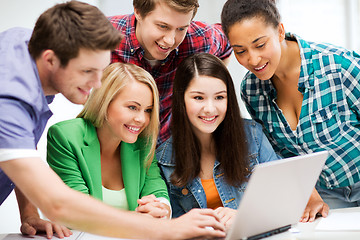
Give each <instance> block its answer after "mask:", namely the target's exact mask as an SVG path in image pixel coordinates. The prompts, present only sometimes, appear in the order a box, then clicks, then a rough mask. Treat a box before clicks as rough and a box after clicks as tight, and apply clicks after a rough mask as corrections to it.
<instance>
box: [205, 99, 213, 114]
mask: <svg viewBox="0 0 360 240" xmlns="http://www.w3.org/2000/svg"><path fill="white" fill-rule="evenodd" d="M214 110H215V105H214V102H213V101H212V100H208V101H206V103H205V105H204V112H205V113H213V112H214Z"/></svg>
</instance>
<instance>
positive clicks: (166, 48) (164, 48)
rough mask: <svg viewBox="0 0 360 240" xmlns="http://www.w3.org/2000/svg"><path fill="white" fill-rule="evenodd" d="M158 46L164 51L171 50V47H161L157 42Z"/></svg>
mask: <svg viewBox="0 0 360 240" xmlns="http://www.w3.org/2000/svg"><path fill="white" fill-rule="evenodd" d="M156 45H158V46H159V48H161V49H162V50H166V51H167V50H169V49H170V48H169V47H164V46H161V45H160V44H159V43H157V42H156Z"/></svg>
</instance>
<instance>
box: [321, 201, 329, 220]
mask: <svg viewBox="0 0 360 240" xmlns="http://www.w3.org/2000/svg"><path fill="white" fill-rule="evenodd" d="M329 210H330V207H329V205H327V204H326V203H324V206H323V209H322V211H321V215H322V216H323V217H327V216H328V215H329Z"/></svg>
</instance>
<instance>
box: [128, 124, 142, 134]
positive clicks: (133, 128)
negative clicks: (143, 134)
mask: <svg viewBox="0 0 360 240" xmlns="http://www.w3.org/2000/svg"><path fill="white" fill-rule="evenodd" d="M125 127H126V128H127V129H128V130H129V131H130V132H131V133H134V134H138V133H139V132H140V129H141V128H140V127H134V126H128V125H125Z"/></svg>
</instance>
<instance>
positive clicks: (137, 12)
mask: <svg viewBox="0 0 360 240" xmlns="http://www.w3.org/2000/svg"><path fill="white" fill-rule="evenodd" d="M134 15H135V18H136V20H137V21H140V20H141V19H142V17H141V14H140V12H139V10H137V9H136V8H134Z"/></svg>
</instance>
